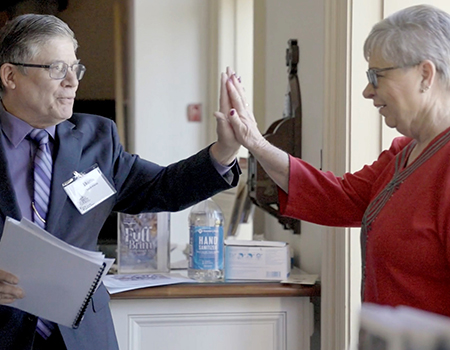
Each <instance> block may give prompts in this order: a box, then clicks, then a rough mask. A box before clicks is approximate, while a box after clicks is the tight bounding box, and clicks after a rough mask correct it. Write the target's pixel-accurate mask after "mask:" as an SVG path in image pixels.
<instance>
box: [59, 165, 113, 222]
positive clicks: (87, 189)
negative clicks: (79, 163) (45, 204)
mask: <svg viewBox="0 0 450 350" xmlns="http://www.w3.org/2000/svg"><path fill="white" fill-rule="evenodd" d="M91 169H92V170H91ZM91 169H89V170H88V171H87V172H85V173H78V172H76V171H74V173H73V174H74V177H73V178H71V179H70V180H68V181H66V182H64V183H63V185H62V186H63V188H64V191H66V193H67V195H68V196H69V198H70V199H71V200H72V202H73V204H74V205H75V207H76V208H77V209H78V211H79V212H80V213H81V214H85V213H87V212H88V211H89V210H91V209H92V208H95V207H96V206H97V205H99V204H100V203H102V202H103V201H105V200H106V199H108V198H109V197H111V196H112V195H113V194H114V193H116V190H115V188H114V187H113V186H112V185H111V184H110V183H109V181H108V179H107V178H106V177H105V175H103V173H102V171H101V170H100V169H99V167H98V166H97V165H94V166H93V167H92V168H91Z"/></svg>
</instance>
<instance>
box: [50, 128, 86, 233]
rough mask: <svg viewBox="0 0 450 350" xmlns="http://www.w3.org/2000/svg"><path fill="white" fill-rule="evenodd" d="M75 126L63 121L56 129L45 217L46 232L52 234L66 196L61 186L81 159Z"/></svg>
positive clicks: (79, 137) (78, 136) (77, 132)
mask: <svg viewBox="0 0 450 350" xmlns="http://www.w3.org/2000/svg"><path fill="white" fill-rule="evenodd" d="M74 127H75V125H74V124H72V123H71V122H69V121H65V122H63V123H61V124H59V125H58V126H57V127H56V157H55V160H54V163H53V175H52V176H53V178H52V189H51V197H50V208H49V212H48V215H47V230H48V231H49V232H52V231H53V229H54V228H55V226H56V224H57V223H58V221H59V220H60V217H61V213H62V209H63V206H64V203H65V202H66V200H67V194H66V192H65V191H64V189H63V187H62V184H63V182H65V181H67V180H69V179H70V178H71V177H72V176H73V172H74V171H75V170H77V169H78V164H79V162H80V157H81V148H82V147H81V142H80V140H81V136H82V133H81V132H80V131H78V130H76V129H74Z"/></svg>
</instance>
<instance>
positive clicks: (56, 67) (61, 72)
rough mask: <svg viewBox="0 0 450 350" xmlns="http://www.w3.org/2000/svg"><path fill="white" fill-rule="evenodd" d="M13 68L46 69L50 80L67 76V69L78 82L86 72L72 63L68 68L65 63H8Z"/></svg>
mask: <svg viewBox="0 0 450 350" xmlns="http://www.w3.org/2000/svg"><path fill="white" fill-rule="evenodd" d="M9 63H10V64H13V65H15V66H21V67H31V68H45V69H48V73H49V74H50V78H52V79H57V80H61V79H64V78H65V77H66V76H67V71H68V70H69V68H70V69H71V70H72V72H75V75H76V77H77V79H78V80H81V79H82V78H83V76H84V72H86V67H85V66H84V65H82V64H80V63H74V64H72V65H71V66H69V65H68V64H67V63H65V62H60V61H57V62H53V63H52V64H31V63H17V62H9Z"/></svg>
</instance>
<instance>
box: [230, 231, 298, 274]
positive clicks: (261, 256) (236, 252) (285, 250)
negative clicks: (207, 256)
mask: <svg viewBox="0 0 450 350" xmlns="http://www.w3.org/2000/svg"><path fill="white" fill-rule="evenodd" d="M289 273H290V253H289V245H288V244H287V243H285V242H275V241H239V240H226V241H225V279H226V280H263V281H281V280H284V279H286V278H288V276H289Z"/></svg>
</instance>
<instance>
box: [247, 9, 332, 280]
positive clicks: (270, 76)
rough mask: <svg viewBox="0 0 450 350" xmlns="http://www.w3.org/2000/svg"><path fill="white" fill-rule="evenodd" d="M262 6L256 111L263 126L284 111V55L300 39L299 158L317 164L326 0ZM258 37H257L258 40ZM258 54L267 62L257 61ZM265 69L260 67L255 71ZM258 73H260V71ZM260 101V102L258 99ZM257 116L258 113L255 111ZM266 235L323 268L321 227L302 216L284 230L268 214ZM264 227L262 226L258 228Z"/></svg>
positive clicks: (300, 260)
mask: <svg viewBox="0 0 450 350" xmlns="http://www.w3.org/2000/svg"><path fill="white" fill-rule="evenodd" d="M255 6H262V8H263V9H264V10H265V23H264V21H260V22H257V23H260V24H261V22H262V25H263V26H264V24H265V28H264V27H263V28H260V29H262V31H261V30H260V29H258V28H255V35H258V33H260V34H261V35H263V38H264V40H265V42H264V44H261V45H260V46H259V47H261V48H262V49H263V50H264V51H263V52H255V74H256V76H255V91H257V87H256V86H257V85H259V84H263V85H264V86H265V89H264V98H263V99H261V100H258V98H255V101H254V104H255V111H265V115H264V124H265V125H264V130H261V131H263V132H264V131H265V130H266V129H267V128H268V127H269V126H270V124H271V123H272V122H274V121H276V120H277V119H280V118H281V117H282V113H283V106H284V95H285V93H286V91H287V85H288V80H287V78H288V75H287V67H286V61H285V52H286V48H287V47H288V46H287V41H288V40H289V39H298V45H299V48H300V61H299V66H298V71H299V73H298V75H299V80H300V89H301V93H302V104H303V106H302V108H303V109H302V111H303V135H302V138H303V140H302V158H303V159H305V160H306V161H308V162H310V163H311V164H313V165H314V166H316V167H320V150H321V148H322V118H323V103H324V94H323V91H324V75H323V72H324V35H325V34H324V28H325V25H324V2H323V1H322V0H315V1H298V0H284V1H282V2H280V1H277V0H266V1H265V6H264V4H263V2H260V1H259V2H255ZM260 40H261V38H257V41H260ZM261 55H263V56H264V58H262V59H263V60H265V65H264V66H263V67H261V66H260V65H258V64H256V61H258V60H259V57H261ZM258 69H260V70H261V69H263V70H264V71H258ZM259 75H261V76H262V77H263V79H260V78H259V77H258V76H259ZM261 103H262V104H263V106H262V107H261V105H258V104H261ZM258 117H259V116H258ZM265 221H266V227H265V231H266V232H264V233H265V234H266V236H268V237H269V238H270V239H273V240H282V241H287V242H290V244H291V245H292V246H293V247H294V249H295V260H296V264H298V265H299V266H300V267H301V268H302V269H304V270H305V271H308V272H310V273H320V270H321V256H322V255H321V240H322V232H323V228H322V227H320V226H317V225H313V224H309V223H306V222H302V228H301V230H302V233H301V235H293V234H292V233H291V231H287V230H284V229H283V228H282V227H281V225H280V224H279V223H278V221H277V220H276V219H274V218H272V217H269V215H266V220H265ZM256 233H262V232H256Z"/></svg>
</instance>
